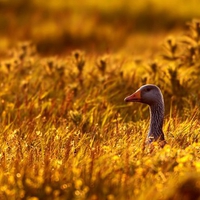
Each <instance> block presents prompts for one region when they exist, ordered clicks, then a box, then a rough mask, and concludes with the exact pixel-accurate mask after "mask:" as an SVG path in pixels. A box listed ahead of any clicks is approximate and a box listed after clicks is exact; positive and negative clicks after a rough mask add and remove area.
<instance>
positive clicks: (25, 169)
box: [0, 20, 200, 200]
mask: <svg viewBox="0 0 200 200" xmlns="http://www.w3.org/2000/svg"><path fill="white" fill-rule="evenodd" d="M191 27H193V30H194V32H195V34H190V35H189V37H187V38H185V39H184V40H183V39H182V38H178V39H177V41H176V40H175V39H174V38H173V37H172V38H170V39H167V40H166V41H164V42H163V49H164V50H163V51H162V52H161V53H160V55H161V56H160V57H158V58H157V59H155V60H154V61H147V60H143V59H140V60H134V59H130V55H128V56H127V57H123V56H122V55H120V56H119V55H116V54H111V53H110V54H108V53H107V52H106V53H105V54H104V55H98V54H87V52H84V51H80V50H76V51H72V52H71V53H69V54H67V55H65V56H64V57H58V56H57V57H56V56H55V57H53V56H52V57H43V56H41V55H39V54H38V53H37V51H36V47H35V45H34V44H33V43H31V42H25V43H19V45H18V46H16V47H15V48H14V49H10V51H9V53H8V54H9V55H8V56H7V57H6V58H5V59H4V58H2V59H1V63H0V64H1V65H0V79H1V84H0V132H1V134H0V142H1V151H0V185H1V188H0V199H90V200H95V199H109V200H112V199H124V200H127V199H148V198H149V199H168V200H170V199H195V198H197V197H199V195H200V194H199V190H200V187H199V176H200V135H199V132H200V125H199V116H200V113H199V109H198V108H199V84H197V81H198V80H199V75H200V71H199V59H200V51H199V39H200V37H199V35H200V31H199V30H200V29H199V21H198V20H193V21H192V22H191ZM190 33H191V32H190ZM182 49H187V51H182ZM186 72H187V73H186ZM183 76H184V77H183ZM146 83H154V84H157V85H159V87H160V88H161V90H162V91H163V95H164V98H165V104H166V117H165V123H164V132H165V136H166V140H167V145H165V147H164V148H161V147H160V146H159V145H158V144H157V143H155V144H153V145H152V146H146V145H145V140H146V134H147V131H148V126H149V118H148V115H149V113H148V108H147V106H144V105H140V104H137V103H135V104H125V103H124V101H123V99H124V97H125V96H127V95H129V94H130V93H132V92H133V91H134V90H135V89H137V88H138V87H139V86H141V85H142V84H146Z"/></svg>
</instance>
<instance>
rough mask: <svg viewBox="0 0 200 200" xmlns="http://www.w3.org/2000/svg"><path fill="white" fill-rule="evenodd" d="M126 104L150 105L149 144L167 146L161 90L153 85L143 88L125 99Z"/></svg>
mask: <svg viewBox="0 0 200 200" xmlns="http://www.w3.org/2000/svg"><path fill="white" fill-rule="evenodd" d="M124 101H125V102H141V103H144V104H147V105H149V108H150V127H149V132H148V136H147V141H146V143H147V144H151V143H152V142H159V144H160V145H161V146H164V145H165V143H166V142H165V137H164V133H163V130H162V127H163V121H164V110H165V109H164V100H163V95H162V92H161V90H160V88H159V87H158V86H156V85H153V84H147V85H143V86H141V87H140V88H139V89H138V90H137V91H136V92H134V93H133V94H131V95H130V96H128V97H126V98H125V99H124Z"/></svg>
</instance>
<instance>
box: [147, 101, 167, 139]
mask: <svg viewBox="0 0 200 200" xmlns="http://www.w3.org/2000/svg"><path fill="white" fill-rule="evenodd" d="M150 117H151V118H150V128H149V133H148V140H149V141H150V142H152V141H155V140H158V139H159V140H164V134H163V131H162V127H163V120H164V103H163V100H161V101H159V102H157V103H156V104H153V105H150Z"/></svg>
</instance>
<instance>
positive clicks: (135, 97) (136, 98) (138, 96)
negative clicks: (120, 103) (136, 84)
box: [124, 90, 141, 102]
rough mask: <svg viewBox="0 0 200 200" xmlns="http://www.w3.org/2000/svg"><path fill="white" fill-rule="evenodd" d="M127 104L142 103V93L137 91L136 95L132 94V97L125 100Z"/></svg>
mask: <svg viewBox="0 0 200 200" xmlns="http://www.w3.org/2000/svg"><path fill="white" fill-rule="evenodd" d="M124 101H125V102H131V101H132V102H140V101H141V92H140V90H137V91H136V92H135V93H133V94H131V95H130V96H128V97H126V98H125V99H124Z"/></svg>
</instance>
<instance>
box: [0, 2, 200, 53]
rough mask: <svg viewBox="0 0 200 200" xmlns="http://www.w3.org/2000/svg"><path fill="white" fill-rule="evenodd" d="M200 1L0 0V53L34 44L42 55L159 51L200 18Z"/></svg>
mask: <svg viewBox="0 0 200 200" xmlns="http://www.w3.org/2000/svg"><path fill="white" fill-rule="evenodd" d="M199 8H200V1H199V0H190V1H188V0H168V1H160V0H141V1H133V0H126V1H123V0H109V1H108V0H101V1H94V0H67V1H66V0H48V1H46V0H28V1H27V0H14V1H13V0H12V1H11V0H0V53H2V52H3V51H5V49H7V48H10V47H12V46H14V45H16V43H18V42H19V41H27V40H28V41H29V40H31V41H33V42H34V43H35V44H36V45H37V49H38V51H39V53H41V54H45V55H48V54H64V53H66V52H67V51H71V50H72V49H77V48H78V49H84V50H85V51H87V52H90V53H93V52H105V51H112V52H113V51H121V50H122V49H123V51H125V52H130V53H136V54H137V53H138V54H139V53H144V51H149V49H153V50H156V48H157V46H158V44H159V42H160V41H163V38H165V36H167V35H168V34H174V33H176V32H177V31H179V32H180V29H181V30H183V29H184V28H185V27H186V22H187V21H189V20H191V19H192V18H198V17H200V9H199Z"/></svg>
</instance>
